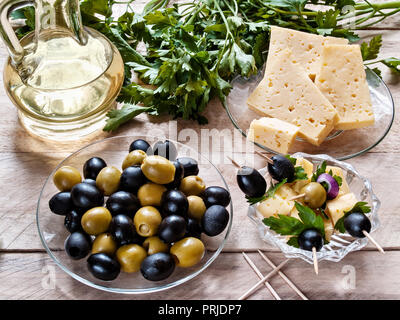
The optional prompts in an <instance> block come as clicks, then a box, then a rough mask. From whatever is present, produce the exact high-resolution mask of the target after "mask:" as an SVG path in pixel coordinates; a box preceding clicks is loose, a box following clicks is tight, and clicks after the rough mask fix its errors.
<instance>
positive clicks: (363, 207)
mask: <svg viewBox="0 0 400 320" xmlns="http://www.w3.org/2000/svg"><path fill="white" fill-rule="evenodd" d="M367 204H368V203H367V202H357V203H356V204H355V205H354V207H353V208H352V209H351V210H349V211H345V212H344V215H343V217H341V218H340V219H339V220H338V221H337V222H336V224H335V229H336V230H339V231H340V232H341V233H345V232H346V229H345V227H344V219H345V218H346V217H347V216H348V215H349V214H351V213H353V212H361V213H364V214H365V213H369V212H371V207H370V206H368V205H367Z"/></svg>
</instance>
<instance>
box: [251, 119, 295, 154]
mask: <svg viewBox="0 0 400 320" xmlns="http://www.w3.org/2000/svg"><path fill="white" fill-rule="evenodd" d="M298 132H299V128H298V127H296V126H295V125H293V124H290V123H287V122H285V121H282V120H279V119H275V118H261V119H257V120H253V121H252V122H251V124H250V129H249V132H248V135H247V137H248V139H249V140H250V141H253V142H256V143H258V144H261V145H263V146H265V147H267V148H269V149H271V150H273V151H276V152H280V153H285V154H286V153H288V151H289V149H290V148H291V147H292V145H293V143H294V141H295V140H296V136H297V134H298Z"/></svg>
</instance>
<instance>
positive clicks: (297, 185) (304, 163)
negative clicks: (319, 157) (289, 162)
mask: <svg viewBox="0 0 400 320" xmlns="http://www.w3.org/2000/svg"><path fill="white" fill-rule="evenodd" d="M295 166H296V167H302V168H303V169H304V172H305V173H306V174H307V179H305V180H297V181H295V182H293V183H292V188H293V190H294V191H295V192H297V193H300V190H301V188H303V187H304V186H305V185H306V184H309V183H310V182H311V178H312V175H313V170H314V165H313V164H312V163H311V162H310V161H308V160H306V159H304V158H297V159H296V165H295Z"/></svg>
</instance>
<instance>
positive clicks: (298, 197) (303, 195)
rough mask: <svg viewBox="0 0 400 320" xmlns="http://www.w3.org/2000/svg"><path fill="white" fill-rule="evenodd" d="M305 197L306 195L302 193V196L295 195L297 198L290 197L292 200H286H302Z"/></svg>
mask: <svg viewBox="0 0 400 320" xmlns="http://www.w3.org/2000/svg"><path fill="white" fill-rule="evenodd" d="M305 196H306V194H305V193H302V194H299V195H297V196H295V197H292V198H290V199H288V201H292V200H296V199H300V198H303V197H305Z"/></svg>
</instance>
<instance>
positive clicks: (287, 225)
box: [263, 202, 327, 248]
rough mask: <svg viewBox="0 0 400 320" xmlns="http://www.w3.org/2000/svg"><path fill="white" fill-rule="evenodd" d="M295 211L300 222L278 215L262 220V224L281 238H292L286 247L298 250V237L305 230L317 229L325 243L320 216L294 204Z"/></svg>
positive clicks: (298, 204) (293, 218) (307, 208)
mask: <svg viewBox="0 0 400 320" xmlns="http://www.w3.org/2000/svg"><path fill="white" fill-rule="evenodd" d="M295 206H296V209H297V211H298V212H299V217H300V220H299V219H297V218H295V217H289V216H285V215H281V214H280V215H278V218H276V217H269V218H265V219H264V220H263V223H264V224H265V225H267V226H268V227H270V229H271V230H273V231H275V232H276V233H278V234H280V235H283V236H292V237H291V238H290V239H289V241H288V242H287V244H288V245H291V246H293V247H296V248H298V247H299V243H298V236H299V235H300V234H301V233H302V232H303V231H304V230H307V229H312V228H314V229H317V230H318V231H319V232H320V234H321V236H322V237H323V238H324V241H325V243H327V241H326V239H325V227H324V220H323V219H322V217H321V216H319V215H317V214H316V213H315V212H314V211H313V210H312V209H310V208H309V207H306V206H303V205H302V204H300V203H298V202H296V203H295Z"/></svg>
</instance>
